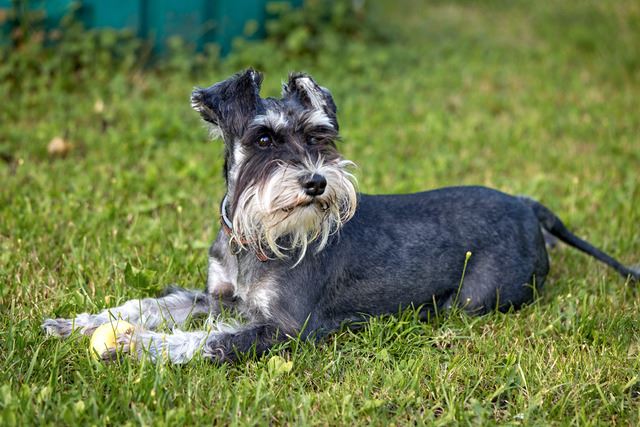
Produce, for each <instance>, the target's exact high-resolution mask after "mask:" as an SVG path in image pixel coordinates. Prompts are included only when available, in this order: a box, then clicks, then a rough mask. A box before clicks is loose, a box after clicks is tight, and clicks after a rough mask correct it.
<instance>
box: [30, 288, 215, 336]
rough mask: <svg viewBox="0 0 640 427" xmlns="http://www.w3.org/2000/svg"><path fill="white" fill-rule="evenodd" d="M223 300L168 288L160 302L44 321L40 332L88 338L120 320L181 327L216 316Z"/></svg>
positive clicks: (139, 301)
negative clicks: (196, 317)
mask: <svg viewBox="0 0 640 427" xmlns="http://www.w3.org/2000/svg"><path fill="white" fill-rule="evenodd" d="M226 297H228V295H209V294H207V293H205V292H201V291H195V290H188V289H182V288H177V287H170V288H168V290H167V292H166V294H165V295H164V296H162V297H160V298H144V299H133V300H129V301H127V302H125V303H124V304H122V305H120V306H118V307H113V308H108V309H106V310H103V311H101V312H100V313H97V314H91V313H81V314H79V315H77V316H76V317H75V318H72V319H60V318H59V319H45V321H44V322H43V324H42V328H43V329H44V331H45V332H46V333H47V334H48V335H53V336H57V337H62V338H66V337H68V336H69V335H71V333H72V332H73V331H75V330H78V331H79V332H80V333H82V334H85V335H91V334H92V333H93V331H94V330H95V329H96V328H97V327H98V326H100V325H102V324H105V323H108V322H109V321H111V320H114V319H123V320H126V321H128V322H131V323H134V324H137V325H142V326H144V327H145V328H148V329H154V328H157V327H158V326H159V325H161V324H163V323H164V324H167V325H168V326H172V325H180V324H182V323H184V322H185V321H186V320H187V319H188V318H189V317H191V316H194V315H201V314H217V313H219V311H220V308H219V304H221V301H222V299H223V298H226Z"/></svg>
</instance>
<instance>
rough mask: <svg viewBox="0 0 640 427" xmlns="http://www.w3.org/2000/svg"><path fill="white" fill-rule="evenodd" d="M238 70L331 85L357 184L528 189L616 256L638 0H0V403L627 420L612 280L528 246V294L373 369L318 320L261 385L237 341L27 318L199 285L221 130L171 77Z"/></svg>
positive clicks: (627, 203) (619, 302) (621, 243)
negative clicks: (223, 349)
mask: <svg viewBox="0 0 640 427" xmlns="http://www.w3.org/2000/svg"><path fill="white" fill-rule="evenodd" d="M248 66H252V67H255V68H257V69H259V70H261V71H263V72H264V73H265V81H264V85H263V90H262V95H263V96H265V97H266V96H279V92H280V85H281V82H282V81H283V80H285V79H286V77H287V74H288V73H289V72H292V71H306V72H308V73H310V74H311V75H312V76H313V77H314V78H315V79H316V80H317V81H318V82H319V83H320V84H321V85H323V86H325V87H327V88H329V89H330V90H331V91H332V93H333V96H334V98H335V101H336V103H337V105H338V119H339V121H340V129H341V134H342V140H341V141H340V142H339V148H340V149H341V151H342V152H343V153H344V155H345V157H346V158H348V159H351V160H353V161H354V162H355V163H356V164H357V165H358V168H357V169H356V171H355V174H356V176H357V177H358V182H359V186H360V190H362V191H363V192H368V193H398V192H412V191H421V190H424V189H429V188H435V187H441V186H445V185H461V184H483V185H487V186H492V187H496V188H498V189H500V190H503V191H506V192H510V193H516V194H527V195H530V196H533V197H535V198H537V199H540V200H541V201H543V202H544V203H545V204H546V205H548V206H549V207H551V208H552V209H553V210H554V211H555V212H557V213H558V214H559V215H560V216H561V217H562V218H563V219H564V220H565V222H566V223H567V225H568V226H569V227H570V228H572V229H573V230H575V231H576V233H577V234H579V235H580V236H582V237H585V238H587V239H588V240H590V241H592V242H593V243H594V244H596V245H597V246H599V247H602V248H603V249H605V250H606V251H609V252H610V253H612V254H613V255H615V256H617V257H619V258H620V259H621V260H622V261H623V262H625V263H628V264H633V263H637V262H638V257H637V256H638V254H640V235H639V233H638V224H640V209H639V208H638V206H640V183H639V179H638V176H639V175H640V2H639V1H637V0H581V1H571V2H569V1H556V0H539V1H529V0H486V1H470V0H448V1H445V0H431V1H421V0H379V1H365V0H335V1H329V0H290V1H263V0H251V1H230V0H229V1H222V0H220V1H205V0H200V1H198V0H182V1H180V2H173V1H164V0H162V1H161V0H158V1H144V0H135V1H134V0H130V1H121V0H118V1H116V0H114V1H109V2H107V1H97V0H84V1H74V2H71V1H69V0H49V1H36V0H31V1H27V0H14V1H8V0H0V335H1V336H2V339H0V383H1V384H4V385H3V386H1V387H0V388H1V390H0V391H1V393H0V424H3V420H8V419H10V418H2V416H3V414H5V415H7V414H8V415H7V417H9V416H13V419H14V420H16V419H17V420H23V422H18V423H17V424H18V425H20V424H22V425H30V424H46V423H51V424H65V425H75V424H78V425H83V424H93V423H94V422H95V420H96V419H97V418H96V417H98V416H106V418H104V419H105V420H107V421H104V424H125V423H127V422H131V420H139V422H140V423H145V422H146V423H147V424H154V425H155V424H158V423H157V422H156V421H158V417H162V416H163V415H162V414H164V413H165V412H166V414H167V415H166V418H165V419H164V420H165V422H166V423H167V424H178V425H181V424H194V423H202V420H203V419H205V420H215V421H213V422H214V423H215V422H216V421H217V422H218V423H219V424H227V421H228V419H227V418H225V417H227V414H231V413H233V414H236V416H237V420H240V423H242V422H243V421H244V422H246V423H247V424H255V423H256V420H262V421H265V420H266V422H263V423H264V424H266V423H268V422H273V423H275V424H287V423H291V424H307V423H308V421H309V420H314V422H316V423H318V424H323V425H339V424H349V423H351V424H353V421H354V420H360V422H362V418H361V417H362V416H364V415H363V414H365V415H366V414H372V416H374V415H375V416H379V417H382V418H379V419H385V420H386V421H387V422H384V423H383V422H380V424H389V423H391V422H393V423H396V424H397V425H404V424H407V420H408V419H411V420H415V419H421V418H422V417H426V418H425V419H428V420H431V421H434V420H436V419H439V420H441V421H442V422H443V423H446V422H447V420H449V422H451V421H452V420H459V419H462V420H468V422H469V423H475V424H482V423H483V420H484V422H485V423H487V422H488V423H493V422H496V421H498V422H505V421H507V422H509V421H514V422H519V420H520V421H521V420H524V421H525V422H526V421H530V420H534V421H533V423H536V424H543V425H546V424H554V423H556V424H566V423H567V420H571V421H570V422H569V423H575V424H585V423H589V422H593V423H595V424H598V423H599V424H613V423H619V424H629V425H637V424H638V414H639V412H638V411H637V408H638V395H639V393H638V378H637V372H638V369H639V367H638V363H639V362H638V361H639V360H640V359H639V358H638V357H637V354H638V350H637V349H638V344H637V342H638V337H639V336H640V328H639V326H638V322H637V303H636V302H635V301H637V298H636V297H635V296H634V295H630V292H627V293H625V292H621V291H620V290H621V287H622V284H621V283H620V279H619V278H618V277H617V276H616V275H615V274H612V273H611V272H610V271H608V270H604V269H603V268H602V266H600V265H599V264H597V263H595V262H592V261H591V260H589V259H588V258H587V257H584V256H581V255H580V254H577V253H575V252H573V251H562V250H560V251H556V253H554V254H553V269H552V272H551V276H550V277H549V279H548V283H550V284H551V285H549V286H547V289H545V292H544V293H543V295H542V297H541V299H542V300H543V301H542V302H541V303H540V304H535V305H534V306H532V307H530V308H527V309H525V310H523V311H522V312H520V314H517V315H508V316H489V317H487V318H483V319H476V320H473V322H468V323H467V320H464V319H462V320H459V321H457V320H455V319H453V320H451V322H452V323H446V324H445V325H444V326H442V327H440V326H439V325H437V324H434V325H430V324H416V325H413V326H411V327H410V328H408V329H407V330H414V329H415V330H417V329H416V328H418V329H420V330H424V333H423V334H422V335H420V336H421V337H422V338H421V340H422V341H420V342H418V341H416V342H414V343H413V344H410V343H407V341H405V339H404V338H402V339H396V338H389V342H393V343H396V344H393V345H397V347H398V348H397V349H396V350H397V351H396V350H393V349H392V350H389V353H384V354H386V355H387V356H386V357H387V359H384V360H389V361H390V362H389V363H390V366H396V365H393V364H394V363H396V361H400V362H398V364H397V369H398V372H396V373H394V371H393V369H395V368H392V367H389V368H388V367H385V368H384V369H383V370H377V371H376V370H370V366H371V364H370V362H371V361H372V360H374V359H375V357H377V356H371V355H372V354H373V355H375V354H377V353H378V351H382V350H381V349H380V348H375V347H366V346H365V347H364V349H363V343H362V342H360V341H358V339H359V338H357V337H358V335H357V336H349V337H344V336H343V337H342V338H341V339H340V342H344V341H343V340H347V341H349V340H351V342H352V343H354V344H353V347H354V350H353V351H352V352H349V351H345V352H342V350H340V349H341V348H342V347H339V346H338V352H339V353H340V354H341V355H340V358H337V359H335V360H333V361H332V362H331V363H326V360H332V359H331V358H332V357H334V356H335V355H332V353H331V351H332V350H331V349H330V348H329V347H332V346H333V344H331V345H329V346H326V347H322V346H320V349H318V350H316V349H313V351H312V352H310V354H314V355H316V354H317V355H318V356H317V359H309V360H312V362H309V363H308V365H307V366H303V367H302V368H298V367H297V366H298V363H299V362H298V361H296V368H295V369H300V370H304V372H305V373H304V374H302V373H301V374H300V375H297V373H296V375H292V376H291V377H290V379H292V380H294V379H295V380H296V381H298V379H299V381H300V382H299V383H297V385H296V386H295V390H296V391H295V392H291V391H290V389H289V388H288V387H289V386H288V384H289V383H287V382H283V383H282V384H284V385H283V386H281V387H280V388H278V386H275V385H274V384H271V385H270V386H269V387H273V390H276V391H278V390H280V394H279V396H280V397H279V398H278V399H274V400H268V399H267V400H262V401H260V400H259V399H257V398H254V397H255V396H254V394H256V395H257V393H258V391H255V390H256V389H257V390H264V389H265V386H264V384H263V383H262V382H261V381H262V378H263V376H262V374H261V373H260V372H261V371H260V369H261V368H260V366H262V365H260V363H262V362H251V363H248V366H250V367H251V366H254V367H255V366H257V368H256V369H257V370H254V371H251V369H249V370H248V371H246V372H245V367H244V366H242V367H239V368H237V369H236V368H234V369H231V368H229V372H231V375H227V374H228V373H229V372H228V371H227V370H226V368H224V369H220V370H212V369H210V367H209V366H206V367H200V368H198V366H196V368H194V369H196V371H195V372H198V373H197V374H196V375H192V373H193V372H194V371H190V370H189V369H192V368H188V369H186V370H176V371H171V372H170V373H169V374H167V372H168V371H164V370H158V371H155V370H154V367H153V366H150V367H147V368H144V367H143V368H141V370H142V371H144V369H150V370H151V371H149V372H147V371H145V374H144V375H142V374H140V375H139V374H138V373H137V371H136V370H137V369H138V367H137V366H136V365H133V364H132V365H131V366H132V368H131V369H132V370H133V371H132V372H134V373H132V374H130V375H129V376H128V377H127V375H128V374H127V373H126V372H128V371H127V370H126V369H125V370H124V373H122V372H121V371H118V369H117V367H114V368H113V369H112V368H106V369H102V368H96V367H95V366H94V365H92V364H90V363H89V362H90V358H88V357H87V355H86V351H85V350H84V348H80V347H82V346H77V345H76V344H74V343H73V342H63V343H60V342H57V341H53V340H45V339H44V338H43V337H42V336H41V334H40V331H39V327H38V325H39V324H40V321H41V319H42V318H43V317H45V316H46V317H51V316H61V317H68V316H69V315H70V314H72V313H79V312H84V311H96V310H99V309H102V308H104V307H108V306H113V305H115V304H116V303H118V302H121V301H124V300H126V299H130V298H136V297H143V296H149V295H152V294H154V293H156V292H158V291H159V290H161V289H162V288H163V287H164V286H166V285H167V284H169V283H178V284H180V285H183V286H186V287H200V286H202V284H203V283H205V276H206V258H207V255H206V254H207V252H206V248H207V246H208V245H209V243H210V242H211V241H212V239H213V238H214V236H215V233H216V232H217V230H218V228H219V221H218V206H219V201H220V199H221V198H222V196H223V194H224V182H223V178H222V166H223V161H222V154H223V146H222V143H221V142H220V141H213V142H212V141H209V138H208V136H207V129H206V127H205V126H204V125H203V124H202V123H201V120H200V118H199V117H198V114H196V113H195V112H194V111H192V110H191V108H190V94H191V91H192V90H193V87H194V86H208V85H210V84H213V83H215V82H217V81H220V80H222V79H225V78H226V77H228V76H229V75H231V74H233V73H235V72H237V71H238V70H241V69H243V68H245V67H248ZM596 288H597V289H596ZM456 322H457V323H456ZM465 325H466V326H465ZM467 326H468V328H470V329H469V330H467V329H465V328H467ZM403 328H404V326H403V327H398V328H395V327H391V328H389V330H403ZM429 328H432V329H429ZM385 330H386V329H385ZM452 330H453V331H454V332H452ZM456 331H457V332H456ZM534 331H535V332H534ZM451 334H454V335H455V334H457V335H459V336H460V337H459V338H460V339H458V338H456V339H451V340H450V341H446V342H445V341H442V342H443V344H442V345H440V344H438V343H439V341H438V339H440V338H437V337H439V336H442V337H445V336H453V335H451ZM457 335H456V336H457ZM376 336H377V335H376ZM470 336H471V337H472V338H469V337H470ZM430 337H435V338H434V341H425V340H427V339H431V338H430ZM487 337H489V338H488V339H487ZM462 338H464V339H462ZM373 341H376V342H377V338H375V339H373ZM381 342H382V341H381ZM632 342H634V343H635V344H633V345H632V344H631V343H632ZM385 343H386V341H385ZM434 343H435V344H434ZM514 343H518V345H514ZM381 345H382V344H381ZM385 345H386V344H385ZM634 346H635V347H634ZM385 348H386V347H385ZM389 348H392V347H389ZM633 348H635V350H633V351H632V349H633ZM628 349H629V350H628ZM384 351H385V352H386V351H387V350H384ZM367 352H369V353H371V354H369V353H367ZM44 353H47V354H49V353H51V354H54V355H55V357H54V356H52V357H42V356H41V355H42V354H44ZM516 353H517V354H516ZM461 355H462V356H461ZM294 356H295V354H294ZM360 356H362V357H360ZM460 357H461V358H460ZM414 358H415V360H420V361H421V362H420V363H421V364H418V365H416V364H414V362H413V361H414ZM456 358H458V359H456ZM53 359H55V360H54V361H52V360H53ZM409 359H411V361H410V360H409ZM461 361H462V362H461ZM547 361H553V362H552V363H551V362H549V363H547ZM405 362H406V363H405ZM301 363H304V362H301ZM385 363H386V362H385ZM402 363H405V365H402ZM587 363H590V364H591V365H590V369H585V366H587V365H586V364H587ZM516 365H517V368H516ZM385 366H386V365H385ZM402 366H405V367H404V368H403V367H402ZM407 366H418V368H416V371H415V372H416V373H415V375H411V376H410V377H411V378H410V379H411V384H410V385H406V386H403V387H405V388H402V387H400V386H398V385H397V384H396V383H394V382H393V381H395V380H394V378H407V375H406V373H407V372H408V369H409V368H407ZM447 366H449V367H450V368H447ZM325 368H326V369H328V370H325ZM110 369H112V370H110ZM197 369H201V371H197ZM411 369H413V368H411ZM212 372H213V374H212ZM247 372H248V373H247ZM252 372H253V373H252ZM330 372H338V373H337V374H335V376H337V377H340V376H341V375H346V376H347V377H349V378H352V384H351V385H349V383H348V382H347V385H346V386H345V385H343V383H341V382H340V381H335V377H334V374H329V373H330ZM345 372H346V373H347V374H344V373H345ZM350 372H351V374H349V373H350ZM363 372H366V373H367V374H370V375H364V376H363V375H362V373H363ZM165 374H167V375H168V376H166V377H165V376H164V375H165ZM174 375H175V377H174ZM209 375H217V376H216V380H215V381H214V383H215V384H218V383H219V384H222V386H221V387H211V384H210V382H209V380H207V379H208V378H209ZM252 375H253V376H252ZM143 377H144V378H145V379H149V378H150V382H149V381H142V383H138V381H139V380H140V378H143ZM160 377H162V378H161V379H159V378H160ZM194 377H197V378H198V381H199V382H196V381H195V379H194ZM525 377H526V381H525ZM135 378H138V379H136V380H135V381H134V379H135ZM237 378H240V379H242V381H235V380H234V379H237ZM247 378H248V379H247ZM256 378H258V379H256ZM307 378H312V380H310V382H308V381H307ZM340 378H344V376H342V377H340ZM519 378H522V382H519V381H520V380H519ZM200 380H201V381H200ZM245 380H246V381H245ZM278 381H280V380H278ZM387 381H392V382H391V383H390V384H391V385H388V387H387V385H385V384H387ZM123 384H126V386H123ZM242 384H245V386H246V387H247V388H246V390H245V391H244V392H238V390H244V389H242V387H244V386H243V385H242ZM256 384H258V385H256ZM278 384H280V383H279V382H278ZM371 384H374V385H373V386H372V385H371ZM403 384H404V383H403ZM407 384H409V383H407ZM110 387H112V388H113V389H115V390H118V393H116V394H117V395H116V394H113V393H111V392H110V391H109V388H110ZM447 387H450V388H447ZM52 390H53V391H54V394H53V397H52V398H51V399H49V398H48V397H47V396H49V395H50V393H51V392H52ZM398 390H401V391H398ZM236 392H237V393H236ZM12 393H13V394H12ZM156 393H157V394H156ZM242 393H244V394H242ZM369 393H372V394H371V396H374V397H375V396H378V397H376V399H378V400H373V401H371V400H367V399H370V396H369ZM483 393H484V394H483ZM7 396H9V397H7ZM12 396H13V397H12ZM38 396H40V397H38ZM43 396H44V397H43ZM237 396H240V397H237ZM367 396H369V397H367ZM265 399H266V398H265ZM380 399H383V400H380ZM78 401H80V403H82V405H79V403H78ZM256 402H257V403H256ZM260 402H263V403H264V405H267V404H268V405H269V406H268V409H265V410H264V411H262V408H261V407H260V405H261V403H260ZM367 402H368V403H367ZM371 402H373V403H371ZM380 402H382V403H380ZM384 402H389V403H388V404H386V403H385V404H383V403H384ZM254 404H255V405H254ZM3 405H4V406H3ZM85 405H86V408H87V409H86V410H84V408H85ZM367 405H368V406H367ZM266 407H267V406H265V408H266ZM74 408H76V409H74ZM77 408H81V409H82V410H80V409H77ZM113 408H118V410H117V411H113V410H112V409H113ZM167 408H175V410H176V411H178V412H179V414H182V415H180V416H179V417H178V418H177V419H178V420H179V421H177V422H176V421H175V420H174V421H171V419H170V417H169V416H170V411H169V410H168V409H167ZM367 408H368V409H367ZM173 410H174V409H171V411H173ZM180 411H181V412H180ZM178 412H176V413H178ZM107 413H108V415H106V414H107ZM266 413H268V415H265V414H266ZM12 414H13V415H12ZM407 414H408V415H407ZM405 415H406V416H405ZM262 416H265V417H266V418H261V417H262ZM108 417H111V418H110V421H109V418H108ZM180 417H183V418H180ZM407 417H408V418H407ZM373 419H374V420H375V419H376V418H373ZM185 420H186V421H185ZM487 420H488V421H487ZM634 420H635V421H634ZM258 423H259V422H258ZM374 424H375V422H374ZM6 425H11V424H10V423H8V422H7V424H6Z"/></svg>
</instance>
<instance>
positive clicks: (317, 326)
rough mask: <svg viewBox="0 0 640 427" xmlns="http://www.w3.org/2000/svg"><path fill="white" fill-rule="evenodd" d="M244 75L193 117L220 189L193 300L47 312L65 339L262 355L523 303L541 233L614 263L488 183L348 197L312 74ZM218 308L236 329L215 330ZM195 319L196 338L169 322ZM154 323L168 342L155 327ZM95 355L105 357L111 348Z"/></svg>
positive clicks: (536, 269) (200, 99) (187, 354)
mask: <svg viewBox="0 0 640 427" xmlns="http://www.w3.org/2000/svg"><path fill="white" fill-rule="evenodd" d="M261 82H262V75H261V74H260V73H258V72H256V71H254V70H252V69H249V70H246V71H244V72H241V73H238V74H236V75H234V76H232V77H231V78H229V79H227V80H225V81H222V82H220V83H217V84H214V85H213V86H211V87H209V88H206V89H200V88H198V89H195V90H194V92H193V94H192V98H191V102H192V106H193V108H194V109H195V110H196V111H198V112H199V113H200V115H201V116H202V118H203V119H204V120H205V121H206V122H207V123H208V124H209V125H210V126H211V129H212V133H213V134H215V135H217V136H221V137H222V139H223V140H224V147H225V163H224V177H225V180H226V184H227V189H226V195H225V196H224V199H223V200H222V203H221V215H220V217H221V230H220V232H219V233H218V235H217V238H216V240H215V241H214V243H213V245H212V246H211V248H210V250H209V267H208V279H207V285H206V288H205V289H204V290H203V291H199V290H185V289H181V288H177V287H172V288H170V289H169V291H168V292H167V293H166V294H165V295H164V296H161V297H159V298H145V299H140V300H131V301H128V302H126V303H124V304H123V305H121V306H119V307H115V308H111V309H107V310H104V311H102V312H101V313H99V314H89V313H82V314H79V315H78V316H77V317H75V318H73V319H47V320H45V322H44V324H43V328H44V330H45V331H46V332H47V333H49V334H51V335H56V336H61V337H67V336H69V335H70V334H71V333H72V332H73V331H74V330H78V331H80V332H81V333H83V334H91V333H92V332H93V331H94V330H95V329H96V328H97V327H98V326H100V325H101V324H104V323H106V322H109V321H110V319H115V318H122V319H125V320H128V321H129V322H132V323H134V324H136V325H137V326H136V328H135V329H134V331H133V333H129V334H124V335H121V336H119V337H118V340H119V342H120V343H121V345H122V347H123V348H124V350H125V351H126V350H127V349H130V348H131V347H130V346H129V344H130V343H131V342H133V343H135V346H134V347H133V348H134V350H135V352H136V353H137V354H138V355H139V356H141V355H142V354H146V355H148V356H150V357H151V358H152V359H154V360H155V359H165V358H168V359H169V360H170V361H172V362H174V363H184V362H186V361H188V360H190V359H192V358H193V357H194V356H196V355H198V354H200V355H201V356H202V357H204V358H205V359H208V360H211V361H215V362H221V361H234V360H237V359H238V357H240V356H241V355H242V354H245V353H249V352H255V354H262V353H264V352H265V351H267V350H268V349H269V348H270V347H271V346H273V345H274V344H276V343H278V342H281V341H283V340H286V339H287V338H288V337H291V336H300V337H302V338H309V339H311V338H313V339H319V338H322V337H324V336H326V335H327V334H330V333H331V332H333V331H336V330H337V329H338V328H340V326H341V325H343V324H352V325H353V324H354V322H361V321H363V320H365V319H367V318H368V317H369V316H376V315H382V314H386V313H391V314H393V313H397V312H398V310H399V309H402V308H406V307H417V308H418V309H419V310H420V315H421V316H424V317H425V318H426V317H428V316H429V315H430V314H431V313H434V312H437V311H438V310H447V309H450V308H451V307H453V306H456V307H459V308H461V309H462V310H464V311H466V312H468V313H470V314H474V315H475V314H483V313H488V312H491V311H493V310H499V311H507V310H509V309H517V308H519V307H520V306H522V305H523V304H527V303H529V302H532V301H533V300H534V296H535V295H536V290H537V289H540V288H541V287H542V285H543V283H544V281H545V277H546V275H547V272H548V270H549V261H548V256H547V251H546V247H545V235H548V236H550V237H551V236H553V238H557V239H559V240H561V241H563V242H564V243H567V244H569V245H571V246H573V247H575V248H577V249H579V250H581V251H583V252H585V253H587V254H589V255H591V256H593V257H594V258H596V259H598V260H600V261H602V262H603V263H605V264H607V265H609V266H610V267H612V268H613V269H615V270H616V271H618V272H619V273H620V274H621V275H622V276H624V277H625V278H627V280H631V281H637V280H638V279H639V278H640V271H639V270H636V269H632V268H630V267H625V266H624V265H622V264H621V263H619V262H618V261H616V260H615V259H613V258H612V257H610V256H609V255H607V254H605V253H603V252H602V251H600V250H598V249H596V248H595V247H593V246H592V245H591V244H589V243H587V242H585V241H584V240H581V239H580V238H578V237H576V236H575V235H573V234H572V233H571V232H570V231H568V230H567V229H566V228H565V226H564V225H563V224H562V222H561V221H560V220H559V219H558V217H557V216H556V215H555V214H554V213H552V212H551V211H550V210H549V209H547V208H546V207H544V206H543V205H541V204H540V203H538V202H536V201H534V200H532V199H529V198H526V197H517V196H510V195H507V194H504V193H501V192H499V191H496V190H492V189H488V188H483V187H452V188H443V189H438V190H433V191H428V192H423V193H417V194H408V195H384V196H370V195H365V194H358V193H357V192H356V185H355V179H354V177H353V175H352V174H351V172H350V170H351V166H352V165H353V163H351V162H350V161H348V160H345V159H344V158H343V157H342V156H341V155H340V153H339V152H338V150H337V148H336V143H337V141H338V140H339V134H338V121H337V118H336V105H335V103H334V101H333V98H332V96H331V94H330V93H329V91H328V90H327V89H325V88H323V87H321V86H319V85H318V84H317V83H316V82H315V81H314V80H313V79H312V78H311V77H310V76H308V75H305V74H292V75H291V76H290V77H289V81H288V82H287V83H286V84H284V85H283V90H282V98H281V99H275V98H264V99H263V98H261V97H260V85H261ZM224 307H230V308H236V309H238V310H239V311H240V313H241V314H243V315H244V317H245V318H246V319H248V322H247V323H244V324H242V323H221V322H217V321H214V320H215V319H217V317H218V316H219V315H220V313H221V310H222V309H223V308H224ZM195 315H203V316H209V317H208V319H212V320H210V321H209V323H208V324H207V327H206V328H204V329H206V330H200V331H182V330H180V329H178V328H177V327H178V326H180V325H182V324H184V322H185V321H187V319H189V318H191V317H192V316H195ZM161 325H168V326H169V327H171V328H173V331H172V332H171V333H162V332H158V331H156V329H157V328H158V327H159V326H161ZM103 356H104V357H105V358H108V357H112V356H113V354H110V352H106V353H105V354H104V355H103Z"/></svg>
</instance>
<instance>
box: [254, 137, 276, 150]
mask: <svg viewBox="0 0 640 427" xmlns="http://www.w3.org/2000/svg"><path fill="white" fill-rule="evenodd" d="M256 144H258V147H260V148H267V147H270V146H271V144H272V141H271V137H270V136H269V135H262V136H261V137H260V138H258V141H256Z"/></svg>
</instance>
